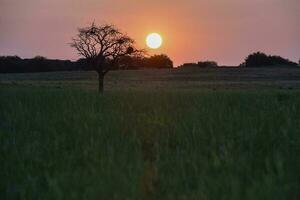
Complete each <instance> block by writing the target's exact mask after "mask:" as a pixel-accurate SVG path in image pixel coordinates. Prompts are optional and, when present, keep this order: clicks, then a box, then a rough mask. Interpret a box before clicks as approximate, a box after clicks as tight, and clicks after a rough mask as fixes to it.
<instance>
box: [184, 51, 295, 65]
mask: <svg viewBox="0 0 300 200" xmlns="http://www.w3.org/2000/svg"><path fill="white" fill-rule="evenodd" d="M299 65H300V60H299ZM268 66H298V64H297V63H295V62H292V61H290V60H288V59H286V58H283V57H281V56H274V55H267V54H265V53H262V52H255V53H252V54H250V55H248V56H247V57H246V59H245V61H244V62H243V63H242V64H240V65H239V67H268ZM179 67H200V68H209V67H218V63H217V62H215V61H200V62H198V63H185V64H183V65H181V66H179Z"/></svg>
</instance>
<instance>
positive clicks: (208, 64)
mask: <svg viewBox="0 0 300 200" xmlns="http://www.w3.org/2000/svg"><path fill="white" fill-rule="evenodd" d="M197 65H198V67H203V68H205V67H218V63H217V62H216V61H199V62H198V64H197Z"/></svg>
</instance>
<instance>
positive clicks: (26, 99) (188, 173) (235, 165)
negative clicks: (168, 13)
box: [0, 68, 300, 200]
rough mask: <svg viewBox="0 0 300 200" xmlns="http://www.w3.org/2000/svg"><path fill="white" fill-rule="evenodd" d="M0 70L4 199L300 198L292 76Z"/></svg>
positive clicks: (298, 125)
mask: <svg viewBox="0 0 300 200" xmlns="http://www.w3.org/2000/svg"><path fill="white" fill-rule="evenodd" d="M96 87H97V79H96V74H94V73H92V72H55V73H37V74H0V163H1V164H0V177H1V179H0V199H46V200H47V199H49V200H50V199H57V200H59V199H68V200H69V199H80V200H82V199H122V200H123V199H128V200H131V199H136V200H143V199H166V200H168V199H170V200H174V199H186V200H193V199H195V200H198V199H207V200H216V199H224V200H225V199H226V200H227V199H228V200H235V199H236V200H240V199H246V200H247V199H249V200H252V199H263V200H266V199H270V200H274V199H289V200H296V199H300V171H299V169H300V90H299V89H300V69H299V68H291V69H282V68H278V69H271V68H262V69H203V70H199V69H182V70H161V71H160V70H144V71H143V70H141V71H116V72H111V73H109V74H108V76H107V77H106V79H105V92H104V94H103V95H100V94H98V93H97V90H96Z"/></svg>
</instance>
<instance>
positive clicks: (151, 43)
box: [146, 33, 163, 49]
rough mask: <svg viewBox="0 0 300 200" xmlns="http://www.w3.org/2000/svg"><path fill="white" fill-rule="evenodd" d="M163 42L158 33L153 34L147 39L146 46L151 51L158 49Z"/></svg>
mask: <svg viewBox="0 0 300 200" xmlns="http://www.w3.org/2000/svg"><path fill="white" fill-rule="evenodd" d="M162 42H163V40H162V37H161V36H160V35H159V34H158V33H151V34H149V35H148V36H147V38H146V44H147V46H148V47H149V48H151V49H158V48H159V47H160V46H161V45H162Z"/></svg>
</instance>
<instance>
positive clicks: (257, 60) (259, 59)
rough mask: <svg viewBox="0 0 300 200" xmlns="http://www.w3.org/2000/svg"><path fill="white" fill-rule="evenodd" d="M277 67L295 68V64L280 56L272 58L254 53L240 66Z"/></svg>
mask: <svg viewBox="0 0 300 200" xmlns="http://www.w3.org/2000/svg"><path fill="white" fill-rule="evenodd" d="M279 65H285V66H296V65H297V63H294V62H292V61H290V60H288V59H285V58H282V57H280V56H272V55H267V54H265V53H261V52H256V53H252V54H250V55H249V56H248V57H247V58H246V59H245V62H244V63H242V64H241V65H240V66H245V67H262V66H279Z"/></svg>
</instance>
